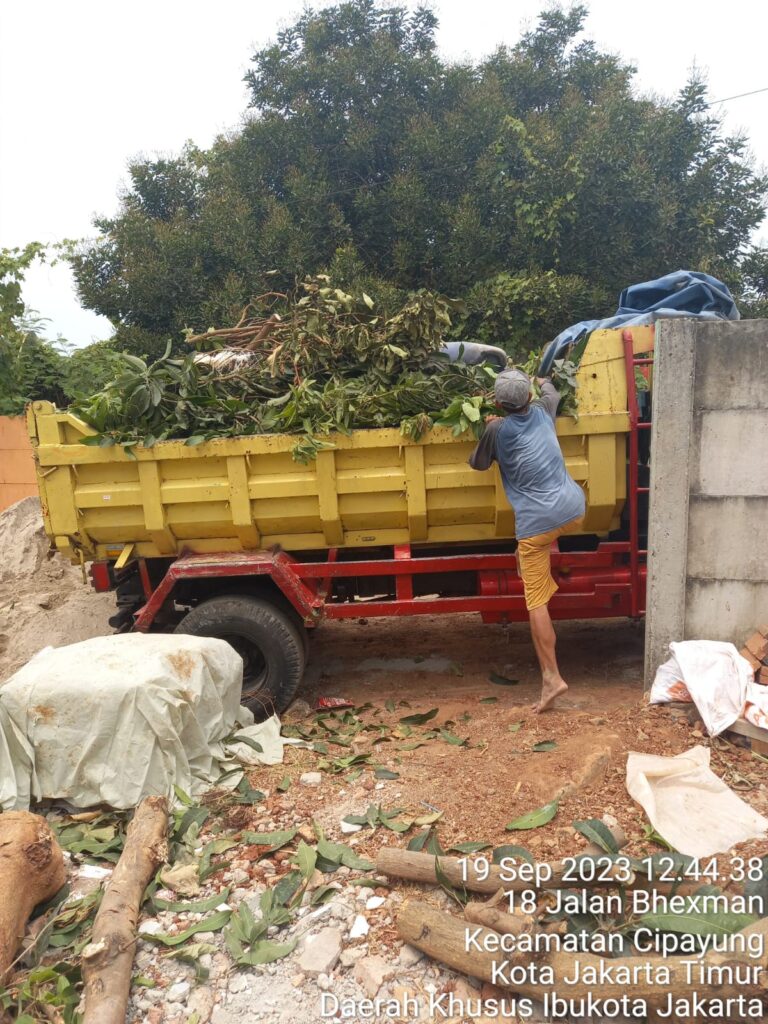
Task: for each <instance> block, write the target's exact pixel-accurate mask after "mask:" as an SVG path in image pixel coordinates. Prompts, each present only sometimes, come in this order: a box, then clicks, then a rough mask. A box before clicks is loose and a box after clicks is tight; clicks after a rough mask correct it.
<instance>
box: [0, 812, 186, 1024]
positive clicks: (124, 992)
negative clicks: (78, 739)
mask: <svg viewBox="0 0 768 1024" xmlns="http://www.w3.org/2000/svg"><path fill="white" fill-rule="evenodd" d="M167 830H168V802H167V800H166V799H165V798H164V797H147V798H146V799H145V800H143V801H142V802H141V803H140V804H139V806H138V808H137V810H136V813H135V814H134V817H133V820H132V821H131V824H130V825H129V826H128V832H127V836H126V841H125V845H124V847H123V851H122V853H121V855H120V859H119V861H118V863H117V865H116V867H115V870H114V872H113V874H112V878H111V880H110V882H109V884H108V885H107V887H106V890H105V892H104V896H103V899H102V901H101V905H100V907H99V910H98V912H97V914H96V918H95V920H94V923H93V930H92V934H91V941H90V943H89V944H88V945H87V946H86V947H85V948H84V949H83V951H82V954H81V956H82V964H83V979H84V982H85V1010H84V1014H83V1024H123V1022H124V1020H125V1015H126V1010H127V1006H128V997H129V992H130V986H131V971H132V966H133V959H134V951H135V947H136V940H137V934H136V928H137V922H138V917H139V910H140V907H141V902H142V899H143V897H144V891H145V889H146V887H147V885H148V883H149V882H150V881H151V879H152V877H153V875H154V873H155V871H156V870H157V868H158V867H159V866H160V865H161V864H162V863H163V862H164V861H165V860H166V857H167V853H168V851H167V846H166V833H167ZM66 880H67V870H66V866H65V862H64V855H63V853H62V850H61V847H60V846H59V843H58V841H57V839H56V836H55V835H54V833H53V831H52V829H51V827H50V825H49V824H48V822H47V821H46V820H45V818H42V817H40V816H39V815H37V814H32V813H30V812H29V811H7V812H5V813H3V814H0V984H1V983H7V982H8V980H9V978H11V977H12V968H13V967H14V966H15V965H16V964H17V963H18V961H19V958H20V954H19V948H20V946H21V944H22V940H23V939H24V935H25V931H26V928H27V924H28V922H29V919H30V916H31V915H32V912H33V911H34V910H35V908H36V907H38V906H40V905H41V904H44V903H46V902H47V901H49V900H51V899H52V898H53V897H54V896H56V894H57V893H58V892H59V891H60V890H62V889H63V887H64V885H65V882H66ZM52 1019H60V1018H52Z"/></svg>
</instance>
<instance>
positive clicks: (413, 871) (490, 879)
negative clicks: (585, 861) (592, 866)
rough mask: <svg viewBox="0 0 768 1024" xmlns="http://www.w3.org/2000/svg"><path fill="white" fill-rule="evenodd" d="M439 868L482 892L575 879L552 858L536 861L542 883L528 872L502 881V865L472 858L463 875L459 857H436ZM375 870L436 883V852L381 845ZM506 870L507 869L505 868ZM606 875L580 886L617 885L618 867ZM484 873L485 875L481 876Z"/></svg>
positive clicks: (569, 884)
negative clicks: (481, 865) (482, 865)
mask: <svg viewBox="0 0 768 1024" xmlns="http://www.w3.org/2000/svg"><path fill="white" fill-rule="evenodd" d="M438 860H439V861H440V870H441V872H442V873H443V874H444V875H445V877H446V878H447V879H448V881H449V882H450V883H451V885H455V886H456V887H457V888H461V887H462V886H463V887H464V888H465V889H468V890H469V891H470V892H485V893H488V894H489V895H490V894H493V893H495V892H498V890H499V889H504V891H505V892H523V891H524V890H526V889H539V888H542V889H570V888H573V887H574V885H576V884H577V883H576V882H574V880H573V878H571V879H570V880H569V881H565V880H564V878H563V876H564V875H565V874H567V873H568V868H567V866H566V865H565V864H563V862H562V861H552V862H551V863H549V864H540V865H538V868H539V870H540V871H541V872H542V873H544V872H546V876H549V875H550V873H551V877H547V881H546V882H545V883H544V884H540V883H538V882H537V881H536V880H535V879H533V880H532V879H530V878H528V877H527V876H526V877H524V878H515V879H514V880H512V881H505V880H504V879H503V878H502V869H501V867H500V866H499V865H498V864H491V865H489V871H488V874H487V876H485V871H479V870H478V869H477V867H476V866H475V864H474V862H473V861H471V860H468V859H467V877H466V879H465V878H464V873H463V861H464V858H459V857H439V858H438ZM376 870H377V871H378V872H379V873H380V874H384V875H390V876H391V877H395V878H407V879H408V880H409V881H412V882H426V883H428V884H431V885H437V884H438V883H437V874H436V872H435V855H434V854H432V853H417V852H415V851H414V850H400V849H397V848H396V847H394V846H382V848H381V849H380V850H379V852H378V854H377V856H376ZM505 874H506V872H505ZM606 875H607V876H608V877H607V879H606V880H605V881H594V882H589V883H586V882H581V881H579V882H578V885H579V887H586V886H590V887H591V886H606V885H610V884H614V885H618V884H619V883H620V879H621V877H623V875H622V873H621V870H620V869H619V868H611V869H610V870H608V871H606ZM483 876H485V877H483Z"/></svg>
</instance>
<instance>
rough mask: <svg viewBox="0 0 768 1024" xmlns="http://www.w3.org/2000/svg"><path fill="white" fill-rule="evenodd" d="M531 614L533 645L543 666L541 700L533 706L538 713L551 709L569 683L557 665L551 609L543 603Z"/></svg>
mask: <svg viewBox="0 0 768 1024" xmlns="http://www.w3.org/2000/svg"><path fill="white" fill-rule="evenodd" d="M529 615H530V619H531V636H532V638H533V646H534V647H535V648H536V657H537V658H538V659H539V665H540V666H541V700H540V701H539V703H538V704H535V705H534V708H533V710H534V711H535V712H536V714H537V715H538V714H541V712H542V711H549V710H550V708H551V707H552V705H553V704H554V703H555V700H556V699H557V698H558V697H559V696H560V695H561V694H563V693H565V691H566V690H567V689H568V684H567V683H566V681H565V680H564V679H563V677H562V676H561V675H560V669H559V668H558V667H557V658H556V657H555V644H556V637H555V630H554V627H553V625H552V619H551V618H550V617H549V609H548V608H547V606H546V605H545V604H543V605H541V606H540V607H539V608H532V609H531V611H530V612H529Z"/></svg>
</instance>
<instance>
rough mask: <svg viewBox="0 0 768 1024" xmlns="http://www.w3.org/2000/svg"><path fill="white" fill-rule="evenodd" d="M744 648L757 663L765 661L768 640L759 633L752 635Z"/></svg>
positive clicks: (767, 656)
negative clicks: (752, 655)
mask: <svg viewBox="0 0 768 1024" xmlns="http://www.w3.org/2000/svg"><path fill="white" fill-rule="evenodd" d="M744 646H745V647H746V648H747V650H749V651H751V652H752V654H754V656H755V657H756V658H757V660H758V661H765V659H766V658H768V640H766V638H765V637H764V636H763V635H762V634H761V633H753V634H752V636H751V637H750V638H749V640H747V642H746V643H745V644H744Z"/></svg>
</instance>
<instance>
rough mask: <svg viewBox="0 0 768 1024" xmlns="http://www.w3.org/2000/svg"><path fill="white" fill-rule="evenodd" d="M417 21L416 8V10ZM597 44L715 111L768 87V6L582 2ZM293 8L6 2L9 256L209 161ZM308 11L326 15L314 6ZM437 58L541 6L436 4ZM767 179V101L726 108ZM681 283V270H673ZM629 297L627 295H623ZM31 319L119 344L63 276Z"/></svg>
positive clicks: (0, 36) (229, 0)
mask: <svg viewBox="0 0 768 1024" xmlns="http://www.w3.org/2000/svg"><path fill="white" fill-rule="evenodd" d="M407 2H408V6H414V4H413V3H412V2H411V0H407ZM587 3H588V6H589V9H590V15H589V20H588V23H587V28H588V33H589V35H590V36H591V37H592V38H594V39H595V40H596V41H597V42H598V43H599V44H600V45H602V46H603V47H605V48H607V49H609V50H612V51H614V52H618V53H620V54H621V55H622V56H623V57H624V58H626V59H628V60H630V61H631V62H632V63H634V64H635V65H636V66H637V68H638V75H637V79H636V83H637V88H638V89H639V90H641V91H652V92H655V93H658V94H662V95H672V94H674V93H676V91H677V90H678V89H679V88H680V87H681V86H682V85H683V84H684V83H685V81H686V79H687V77H688V75H689V72H690V70H691V68H692V67H693V66H694V65H695V66H696V67H698V68H699V69H701V70H702V71H703V72H705V73H706V75H707V77H708V80H709V83H710V97H711V99H713V100H717V99H720V98H723V97H728V96H732V95H734V94H736V93H744V92H750V91H751V90H755V89H761V88H764V87H768V61H766V57H765V50H766V38H767V37H768V5H766V6H765V7H764V6H763V5H762V4H761V3H757V2H755V0H731V2H730V3H729V4H727V5H726V6H724V7H723V6H718V7H717V8H715V6H714V4H712V5H711V6H710V10H711V13H709V12H708V11H707V7H706V5H705V4H702V3H701V2H700V0H699V2H695V3H694V2H691V0H678V2H677V3H670V2H669V0H645V2H644V3H643V4H638V3H637V2H634V3H631V4H630V3H628V2H626V0H592V2H591V3H589V0H587ZM301 6H302V5H301V3H300V2H298V3H296V2H293V0H270V2H269V3H266V2H264V0H249V2H246V0H218V3H216V4H210V3H205V4H203V3H201V2H199V0H183V2H182V0H132V2H131V3H130V4H118V3H105V2H104V0H98V2H96V0H68V2H64V3H63V2H62V0H25V2H24V3H9V2H5V3H3V2H2V0H0V247H2V246H20V245H24V244H25V243H26V242H28V241H32V240H39V241H42V242H56V241H58V240H60V239H62V238H81V237H84V236H87V235H90V234H92V233H93V229H92V225H91V221H92V218H93V216H94V214H97V213H99V214H105V213H106V214H109V213H112V212H114V211H115V209H116V206H117V196H118V192H119V189H120V187H121V184H122V183H124V181H125V167H126V163H127V161H128V160H129V159H130V158H131V157H135V156H137V155H139V154H146V155H153V154H155V153H158V152H161V153H173V152H175V151H177V150H178V149H179V147H180V146H182V145H183V143H184V142H185V140H187V139H192V140H194V141H195V142H196V143H198V144H199V145H202V146H206V145H208V144H209V143H210V142H211V141H212V140H213V138H214V137H215V136H216V135H217V134H218V133H219V132H222V131H224V130H226V129H228V128H232V127H235V126H236V125H237V124H238V122H239V119H240V116H241V114H242V112H243V110H244V109H245V106H246V102H247V97H246V91H245V87H244V85H243V83H242V77H243V73H244V71H245V69H246V67H247V65H248V59H249V56H250V54H251V53H252V52H253V50H254V49H256V48H259V47H261V46H263V45H264V44H265V43H267V42H268V41H269V40H271V39H273V38H274V35H275V32H276V31H277V30H278V29H279V28H280V27H281V25H283V24H285V23H290V22H291V21H292V19H293V17H294V16H295V15H296V14H297V13H298V12H299V11H300V10H301ZM311 6H313V7H315V8H317V7H322V6H324V5H323V4H322V3H318V2H315V3H313V4H312V5H311ZM431 6H432V7H433V9H434V10H435V12H436V14H437V15H438V18H439V20H440V28H439V34H438V43H439V47H440V50H441V52H442V53H443V54H444V55H445V56H447V57H452V58H461V57H465V56H469V57H471V58H473V59H477V58H479V57H482V56H484V55H485V54H488V53H489V52H491V51H492V50H493V49H494V48H495V47H496V46H497V45H499V44H500V43H509V44H512V43H514V42H515V41H516V40H517V39H518V37H519V35H520V32H521V29H524V28H526V27H530V26H531V25H532V24H533V23H534V22H535V20H536V15H537V14H538V12H539V11H540V10H541V9H542V8H543V7H544V6H546V4H545V3H544V0H516V2H510V0H471V2H468V0H434V2H433V3H432V5H431ZM722 110H723V112H724V113H725V115H726V123H727V125H728V127H729V129H731V130H733V131H736V130H744V131H746V132H747V134H748V135H749V137H750V140H751V145H752V150H753V152H754V155H755V157H756V159H757V161H758V162H759V163H760V164H763V165H768V92H763V93H761V94H760V95H757V96H752V97H747V98H744V99H738V100H733V101H732V102H729V103H727V104H724V105H723V107H722ZM664 269H675V268H664ZM628 283H629V282H628ZM24 296H25V299H26V302H27V304H28V305H29V306H31V307H33V308H34V309H36V310H38V311H39V313H40V314H41V315H42V316H45V317H48V318H49V319H50V326H49V329H48V333H49V334H50V335H51V336H55V335H56V334H57V333H60V334H62V335H64V336H65V337H67V338H69V339H70V340H71V341H73V342H76V343H77V344H87V343H88V342H89V341H91V340H93V339H97V338H103V337H108V336H109V334H110V325H109V322H108V321H106V320H104V319H103V318H101V317H97V316H95V315H94V314H93V313H91V312H89V311H88V310H84V309H82V308H81V307H80V305H79V303H78V302H77V298H76V296H75V293H74V288H73V285H72V281H71V277H70V275H69V272H68V270H67V269H66V268H65V267H63V266H59V267H56V268H49V267H40V268H36V269H34V270H33V271H32V272H31V273H30V274H29V276H28V279H27V285H26V288H25V292H24Z"/></svg>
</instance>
